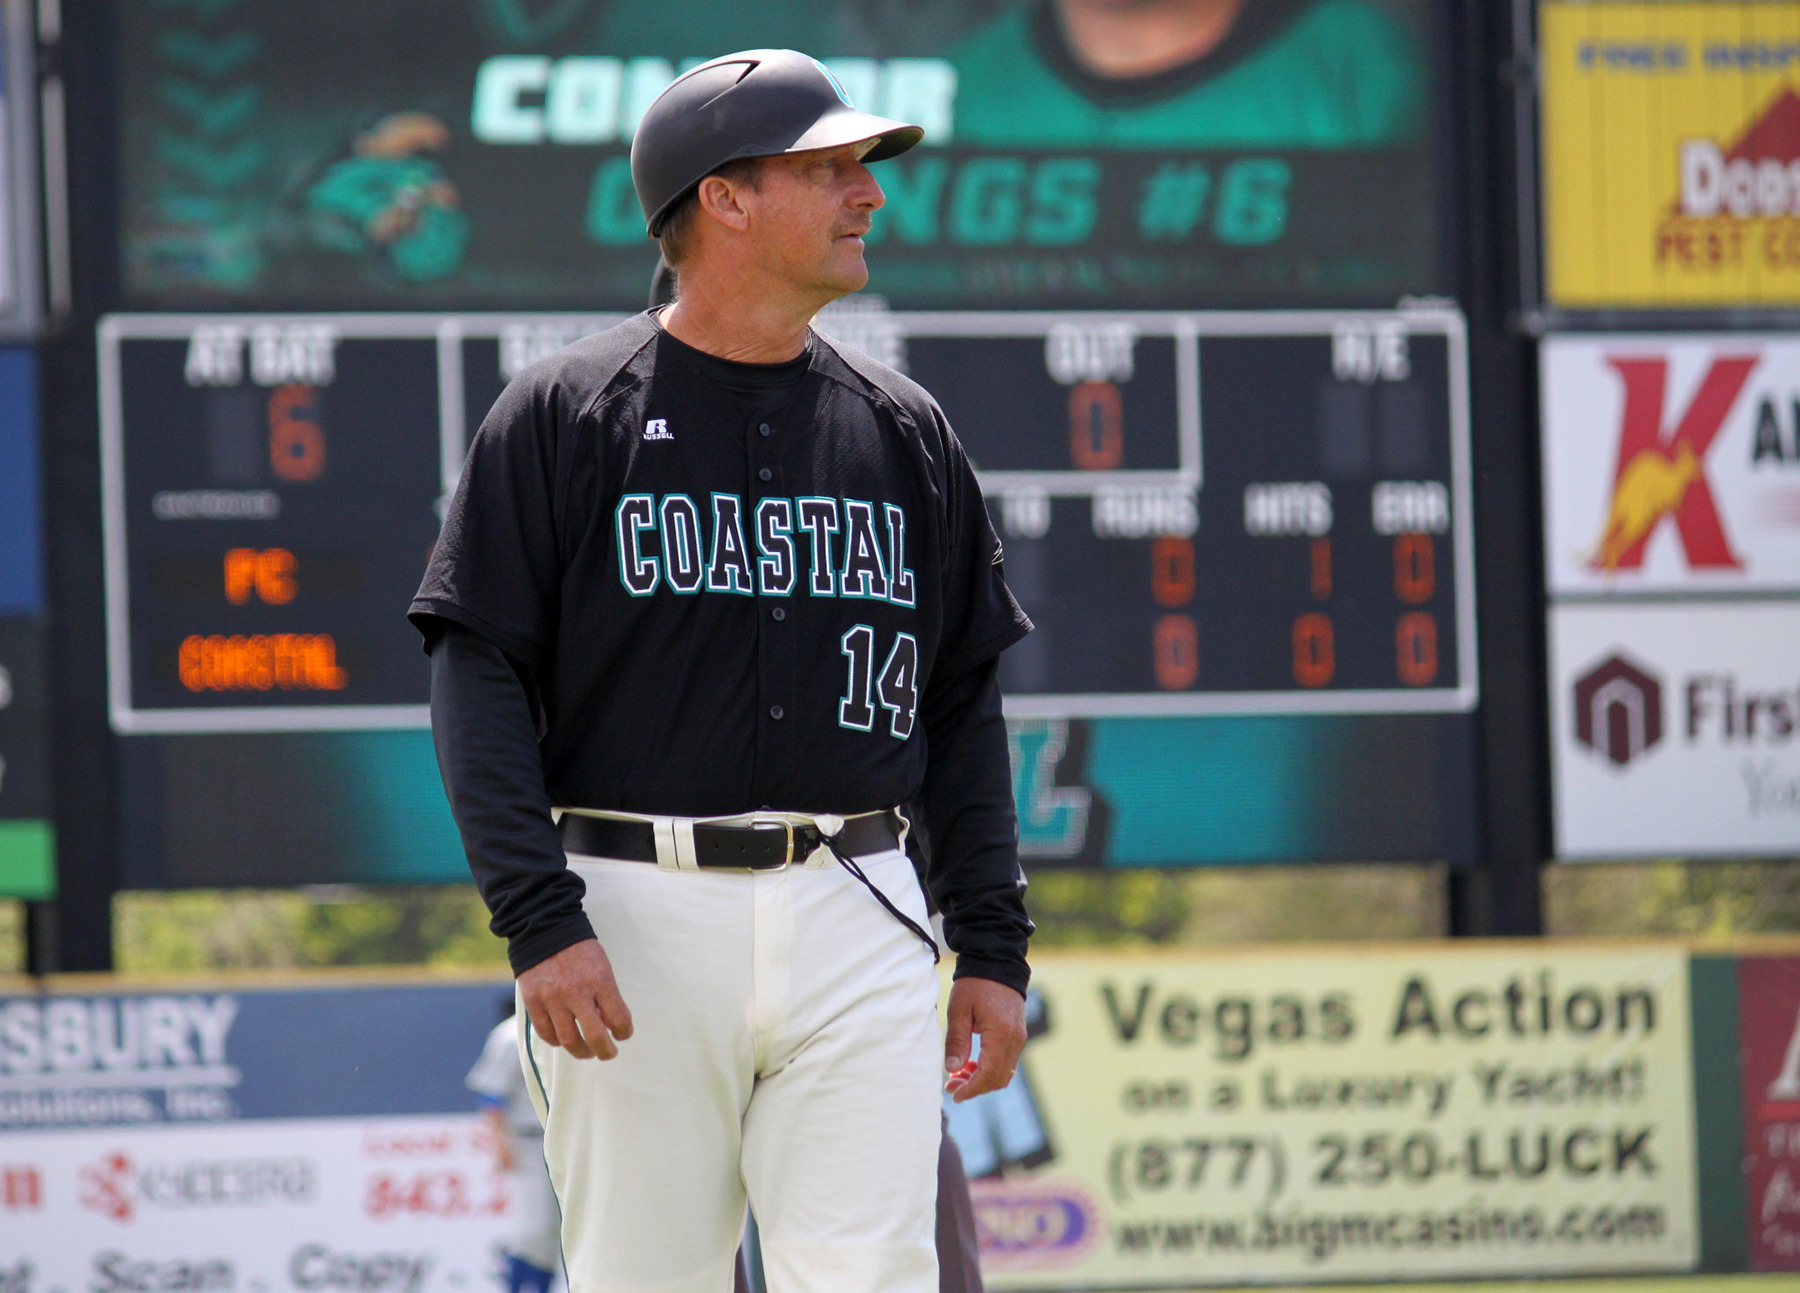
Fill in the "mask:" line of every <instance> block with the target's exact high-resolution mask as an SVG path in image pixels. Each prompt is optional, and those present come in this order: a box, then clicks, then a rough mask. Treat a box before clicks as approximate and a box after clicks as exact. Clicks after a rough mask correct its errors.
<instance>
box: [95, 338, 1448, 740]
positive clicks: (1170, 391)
mask: <svg viewBox="0 0 1800 1293" xmlns="http://www.w3.org/2000/svg"><path fill="white" fill-rule="evenodd" d="M854 304H860V303H852V305H854ZM614 321H615V318H614V317H608V316H599V315H582V316H572V315H533V316H523V315H457V316H447V315H417V314H406V315H368V314H365V315H331V316H326V315H281V316H276V315H256V316H249V315H115V316H112V317H109V318H107V319H105V320H103V321H102V323H101V325H100V364H101V436H102V451H103V467H104V474H103V481H104V504H105V523H106V552H107V607H108V620H107V630H108V663H109V668H108V673H109V685H110V691H111V713H112V721H113V725H114V727H115V729H116V730H118V731H120V732H205V731H281V730H323V729H353V728H379V727H414V726H424V725H425V724H426V723H427V721H428V714H427V703H428V690H429V684H428V676H427V670H426V662H425V659H424V656H423V654H422V652H421V651H420V649H419V642H418V637H417V634H416V633H414V632H413V630H412V629H411V628H410V626H408V625H407V623H406V622H405V619H404V612H405V609H406V606H407V603H408V602H409V601H410V599H411V597H412V594H413V591H414V590H415V589H416V588H417V586H418V581H419V577H420V575H421V573H422V572H423V570H424V566H425V562H426V559H427V557H428V556H429V553H430V550H431V545H432V544H433V542H434V541H435V540H436V537H437V530H438V525H439V520H440V516H441V511H442V504H443V500H444V499H445V498H446V497H447V495H448V493H449V491H450V490H451V489H452V488H453V487H454V485H455V482H456V478H457V475H458V473H459V471H460V468H461V463H462V459H463V455H464V453H465V450H466V448H467V443H468V437H469V435H470V434H471V433H472V431H473V429H474V428H475V427H476V426H477V425H479V423H480V421H481V419H482V417H483V416H484V415H485V414H486V413H487V410H488V409H489V407H490V406H491V405H492V403H493V401H494V399H495V398H496V397H497V396H498V395H499V393H500V391H501V389H502V388H503V386H504V385H505V383H506V381H507V380H508V379H509V378H510V377H511V376H512V375H513V374H514V373H516V372H518V371H519V370H520V369H521V368H523V367H524V366H525V365H526V364H528V363H530V362H532V361H533V360H535V359H537V358H540V357H542V356H543V355H546V354H549V353H551V352H553V351H554V350H556V349H558V348H560V347H562V346H564V345H567V344H568V343H570V342H572V341H574V340H576V339H578V338H579V337H581V336H584V335H587V334H588V333H591V332H594V331H598V330H599V329H601V328H603V327H606V326H608V325H609V324H610V323H612V322H614ZM820 327H821V330H823V331H826V332H828V333H830V334H831V335H833V336H834V337H836V338H837V339H839V340H840V341H841V342H843V343H847V344H850V345H854V346H856V347H858V348H860V349H862V350H865V351H867V352H868V353H870V354H872V355H874V356H875V357H876V358H879V359H881V360H883V361H884V362H887V363H889V364H892V365H894V366H895V367H898V368H901V369H902V370H903V371H906V372H908V373H909V374H910V375H911V376H912V377H913V378H915V379H916V380H918V381H919V382H921V383H922V384H923V385H924V386H925V387H926V389H928V390H929V391H931V393H932V394H933V395H934V396H936V397H937V399H938V401H939V402H940V403H941V404H942V406H943V408H944V410H945V412H946V414H947V415H948V417H949V419H950V422H951V424H952V425H953V426H954V427H955V428H956V431H957V434H958V436H959V437H960V438H961V439H962V441H963V444H964V446H965V447H966V448H967V450H968V452H969V456H970V458H971V459H972V460H973V462H974V463H975V466H976V469H977V471H978V473H979V474H980V477H981V481H982V487H983V489H984V491H985V492H986V494H987V496H988V500H989V506H990V511H991V512H992V514H993V517H994V520H995V524H996V526H997V527H998V528H999V529H1000V531H1001V533H1002V535H1003V536H1004V539H1005V547H1006V569H1007V578H1008V581H1009V583H1011V584H1012V586H1013V588H1014V591H1015V592H1016V593H1017V595H1018V597H1019V600H1020V602H1021V603H1022V604H1023V605H1024V606H1025V608H1026V610H1027V611H1028V612H1029V613H1030V615H1031V616H1032V619H1033V620H1034V622H1035V623H1036V624H1037V626H1038V631H1037V632H1036V633H1035V634H1033V635H1032V636H1031V637H1030V638H1028V639H1026V641H1025V642H1023V643H1021V644H1020V645H1019V646H1017V647H1015V648H1013V649H1012V650H1011V651H1010V652H1008V654H1007V656H1006V657H1005V659H1004V660H1003V664H1002V669H1003V674H1002V677H1003V682H1004V685H1005V688H1006V692H1007V708H1008V711H1009V712H1010V713H1015V714H1022V715H1060V716H1069V717H1082V716H1103V715H1129V714H1143V715H1155V714H1205V713H1256V712H1265V713H1349V712H1408V711H1410V712H1422V711H1454V710H1466V709H1469V708H1471V707H1472V706H1473V704H1474V700H1475V668H1474V587H1473V552H1472V548H1471V524H1470V520H1471V518H1470V515H1469V451H1468V407H1467V390H1466V385H1465V373H1466V358H1465V342H1464V331H1463V323H1462V319H1461V316H1460V315H1459V314H1457V313H1456V312H1455V311H1454V310H1450V309H1447V308H1439V307H1435V306H1431V307H1423V308H1418V309H1407V310H1401V311H1398V312H1316V311H1307V312H1279V313H1254V312H1244V313H1237V312H1234V313H1209V314H1197V313H1105V314H1100V313H1093V314H1086V313H1056V314H1051V313H1025V312H1016V311H997V312H991V313H900V312H895V313H889V312H887V311H885V310H880V309H871V308H867V307H866V305H865V306H864V308H842V309H839V310H835V311H833V312H831V313H829V314H828V315H827V316H825V317H824V318H823V319H822V320H821V324H820Z"/></svg>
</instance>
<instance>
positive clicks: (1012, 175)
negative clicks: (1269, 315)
mask: <svg viewBox="0 0 1800 1293" xmlns="http://www.w3.org/2000/svg"><path fill="white" fill-rule="evenodd" d="M1210 13H1211V11H1210V10H1205V9H1202V10H1198V11H1197V15H1198V16H1196V17H1195V18H1194V19H1193V21H1192V22H1191V23H1188V24H1183V23H1177V24H1176V25H1175V26H1174V27H1173V28H1170V27H1169V26H1168V25H1167V24H1166V22H1165V21H1164V19H1163V18H1162V17H1160V16H1159V15H1156V14H1149V13H1147V12H1146V13H1144V14H1140V13H1139V12H1138V11H1137V9H1136V8H1134V7H1131V6H1117V5H1110V4H1099V3H1094V0H1017V2H1015V3H996V0H913V2H911V3H904V4H902V3H895V2H894V0H762V2H761V3H758V4H754V5H746V4H733V3H726V2H725V0H689V2H687V3H682V4H671V3H668V0H558V3H554V4H532V3H527V2H526V0H387V2H386V3H383V4H379V5H370V4H363V3H354V2H353V0H321V2H320V3H313V4H306V5H295V4H289V3H281V2H279V0H241V2H240V3H234V4H229V5H201V6H181V5H149V4H132V5H122V6H120V22H121V32H120V39H119V48H120V50H121V51H122V58H123V64H122V68H121V82H120V83H121V93H120V96H119V113H120V130H121V137H122V139H123V141H124V149H123V156H124V159H125V164H124V173H123V177H122V178H123V194H124V199H123V203H122V208H123V212H124V223H123V229H122V233H121V252H122V256H123V264H124V273H123V282H124V285H125V295H126V299H127V301H128V303H129V304H130V305H131V306H132V307H133V308H147V309H194V308H205V309H246V308H253V309H299V310H304V309H314V310H317V309H333V308H345V307H350V308H370V307H376V308H383V307H385V308H394V307H402V308H421V309H513V308H525V309H621V308H634V307H636V306H637V305H639V304H640V303H641V302H642V300H643V296H644V290H645V283H646V279H647V277H648V274H649V271H650V268H651V266H652V265H653V264H654V262H655V248H654V244H652V243H651V242H650V240H649V239H648V238H646V237H645V234H644V228H643V217H642V214H641V212H640V211H639V208H638V206H637V202H636V198H635V196H634V194H633V191H632V187H631V179H630V167H629V159H628V155H627V154H628V148H629V144H630V140H631V136H632V132H633V130H634V128H635V125H636V123H637V121H638V119H639V117H640V116H641V115H642V113H643V111H644V109H645V108H646V107H647V106H648V104H649V102H650V101H651V100H652V99H653V98H654V97H655V96H656V94H657V93H659V92H660V91H661V90H662V88H663V87H664V86H665V85H666V84H667V83H668V82H669V81H670V80H671V79H672V78H673V77H674V76H675V75H676V74H677V73H678V72H679V71H680V70H681V69H682V68H684V67H686V66H690V65H692V64H693V63H696V62H699V61H702V60H703V59H705V58H709V57H713V56H716V55H718V54H723V53H727V52H730V51H733V50H738V49H749V48H758V47H769V46H785V47H792V48H798V49H803V50H805V51H807V52H809V53H812V54H814V55H815V56H817V57H820V58H821V59H823V60H824V61H825V62H826V63H827V65H828V66H829V67H830V68H831V70H832V72H833V73H834V74H835V75H836V76H837V78H838V79H839V81H840V82H841V83H842V84H843V86H844V87H845V89H846V90H847V92H848V94H849V95H850V97H851V98H852V100H853V101H854V102H855V103H856V104H857V105H858V106H859V107H862V108H864V109H866V110H869V111H873V112H877V113H882V114H886V115H890V116H896V117H900V118H903V119H906V120H909V121H914V122H917V123H918V124H920V125H922V126H924V127H925V128H926V132H927V133H926V138H925V143H924V145H923V146H921V147H920V148H917V149H915V150H914V151H913V152H912V153H910V154H908V155H906V156H904V157H901V158H898V159H895V160H893V161H890V162H885V163H881V164H879V165H878V166H877V167H876V173H877V175H878V177H879V179H880V180H881V183H882V185H883V187H884V190H885V192H886V197H887V205H886V207H885V209H884V210H883V211H882V212H880V213H878V214H877V216H876V223H875V228H874V231H873V233H872V235H871V237H870V240H869V241H870V243H871V245H872V254H871V257H870V261H871V265H872V269H873V275H874V277H873V280H872V282H871V284H870V290H871V291H873V292H875V293H879V294H881V295H884V296H885V297H887V298H888V300H889V301H890V302H891V303H892V304H893V305H894V306H896V307H897V308H983V309H993V308H1006V307H1038V306H1054V307H1071V308H1082V307H1089V308H1092V307H1101V308H1110V309H1117V308H1124V307H1137V308H1179V309H1192V308H1196V307H1206V308H1216V307H1231V308H1236V307H1245V306H1255V307H1271V306H1295V305H1325V306H1376V307H1388V306H1391V305H1392V304H1393V303H1394V302H1395V301H1396V300H1397V299H1398V298H1399V297H1401V296H1402V295H1406V294H1420V293H1430V292H1433V291H1436V290H1439V289H1440V287H1441V283H1440V273H1439V268H1438V247H1439V239H1438V237H1437V231H1436V226H1437V220H1438V209H1437V196H1436V184H1435V178H1434V166H1433V163H1434V157H1435V153H1434V141H1433V139H1432V137H1431V133H1432V132H1431V123H1432V122H1433V121H1435V120H1437V119H1438V117H1439V114H1437V113H1435V112H1434V111H1433V107H1432V105H1433V102H1434V90H1433V77H1432V73H1431V59H1430V51H1431V49H1432V47H1433V45H1434V43H1435V42H1434V33H1433V30H1432V22H1431V18H1432V13H1433V10H1432V7H1431V6H1430V5H1429V3H1428V2H1427V0H1257V3H1255V4H1250V5H1244V6H1241V7H1240V8H1239V9H1238V10H1237V11H1236V12H1235V14H1234V16H1231V17H1229V18H1227V19H1225V20H1224V21H1221V20H1220V19H1219V18H1218V17H1217V16H1216V15H1212V16H1208V15H1209V14H1210ZM1147 23H1149V24H1158V25H1154V26H1153V27H1146V25H1145V24H1147Z"/></svg>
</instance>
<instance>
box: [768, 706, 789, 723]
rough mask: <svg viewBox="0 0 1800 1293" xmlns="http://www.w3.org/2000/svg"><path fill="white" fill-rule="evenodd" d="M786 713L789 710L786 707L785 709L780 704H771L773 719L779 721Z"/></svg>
mask: <svg viewBox="0 0 1800 1293" xmlns="http://www.w3.org/2000/svg"><path fill="white" fill-rule="evenodd" d="M785 713H787V711H786V710H785V709H783V708H782V707H781V706H780V705H770V706H769V717H770V718H772V719H775V720H776V721H777V722H779V721H780V719H781V716H782V715H783V714H785Z"/></svg>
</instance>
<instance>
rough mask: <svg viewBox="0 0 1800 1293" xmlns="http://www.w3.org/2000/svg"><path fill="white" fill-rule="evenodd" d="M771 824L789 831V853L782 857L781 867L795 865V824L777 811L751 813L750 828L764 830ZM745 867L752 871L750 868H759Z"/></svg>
mask: <svg viewBox="0 0 1800 1293" xmlns="http://www.w3.org/2000/svg"><path fill="white" fill-rule="evenodd" d="M771 826H779V827H780V828H781V829H782V830H783V831H785V832H787V853H786V855H785V856H784V857H783V858H782V859H781V868H782V869H786V868H787V867H791V866H793V865H794V824H793V823H792V822H790V821H789V820H788V819H787V818H785V817H782V816H780V815H778V814H776V813H767V814H765V813H751V814H750V829H751V830H753V831H763V830H767V829H769V828H770V827H771ZM744 869H745V870H746V871H750V870H756V869H757V868H754V867H745V868H744ZM771 869H773V868H771Z"/></svg>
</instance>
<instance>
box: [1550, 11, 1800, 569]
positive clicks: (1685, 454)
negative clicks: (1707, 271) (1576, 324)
mask: <svg viewBox="0 0 1800 1293" xmlns="http://www.w3.org/2000/svg"><path fill="white" fill-rule="evenodd" d="M1594 7H1596V8H1598V7H1603V6H1594ZM1541 362H1542V372H1543V381H1542V384H1541V388H1542V399H1543V445H1544V452H1543V463H1544V501H1545V506H1544V525H1545V535H1544V561H1545V582H1546V584H1547V585H1548V587H1549V590H1550V593H1551V595H1552V596H1560V595H1566V594H1571V593H1668V592H1698V591H1707V592H1728V591H1750V590H1754V591H1758V592H1768V591H1783V592H1796V591H1800V342H1796V341H1795V340H1793V339H1792V337H1791V336H1790V335H1788V334H1771V333H1753V332H1741V333H1708V334H1704V335H1691V334H1658V333H1637V334H1616V333H1615V334H1606V335H1600V336H1582V335H1568V334H1564V335H1560V336H1554V337H1549V338H1546V339H1545V341H1544V343H1543V353H1542V360H1541Z"/></svg>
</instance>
